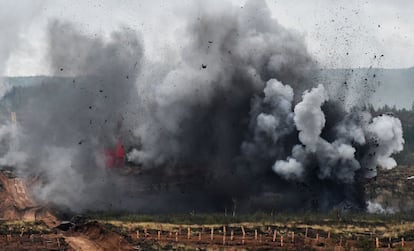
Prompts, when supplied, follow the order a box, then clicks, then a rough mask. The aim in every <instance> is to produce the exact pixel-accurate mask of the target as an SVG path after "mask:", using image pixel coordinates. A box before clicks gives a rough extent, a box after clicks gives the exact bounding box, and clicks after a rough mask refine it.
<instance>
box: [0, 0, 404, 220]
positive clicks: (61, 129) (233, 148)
mask: <svg viewBox="0 0 414 251" xmlns="http://www.w3.org/2000/svg"><path fill="white" fill-rule="evenodd" d="M198 8H199V9H197V11H195V13H199V16H198V17H197V18H194V17H191V16H190V17H188V21H187V23H186V25H185V27H186V28H185V29H186V34H187V35H188V39H187V41H186V43H185V46H183V48H182V49H178V48H176V49H177V50H178V52H179V53H177V54H178V55H179V58H177V59H175V60H169V59H168V58H166V60H165V61H163V62H158V61H152V60H151V59H150V58H148V57H146V56H145V55H144V51H145V50H144V46H143V43H142V41H141V35H140V34H139V33H137V32H135V31H133V30H131V29H129V28H122V29H121V30H119V31H117V32H114V33H112V34H111V36H110V38H109V39H105V38H103V37H99V36H95V37H90V36H88V35H85V34H82V33H81V32H80V31H79V30H77V29H76V27H75V26H74V25H72V24H69V23H64V22H60V21H53V22H51V23H50V25H49V51H48V57H49V59H50V65H51V68H52V69H53V72H54V75H55V76H56V77H54V78H44V79H43V80H42V83H40V84H38V85H35V86H29V87H14V88H10V89H9V90H7V91H6V92H5V94H4V97H3V98H2V103H3V104H6V105H3V106H4V107H6V108H5V109H6V110H7V109H8V111H11V110H12V111H13V112H16V114H17V116H18V118H19V119H18V120H17V121H18V122H17V124H13V123H10V122H7V121H8V120H6V119H3V121H2V126H1V127H0V139H1V142H2V145H5V146H7V150H6V151H3V152H2V153H1V158H0V163H1V164H3V165H10V166H14V167H15V168H16V169H17V170H18V171H19V172H20V173H22V174H23V175H26V176H39V177H42V182H41V183H39V184H38V185H37V186H36V189H35V193H34V194H35V195H36V196H37V198H38V199H39V200H41V201H44V202H46V203H51V204H55V205H58V206H61V207H66V208H69V209H70V210H73V211H85V210H102V209H115V210H131V211H132V210H135V211H136V210H142V211H150V212H158V211H166V212H171V211H186V212H187V211H191V210H196V211H217V210H222V209H223V208H230V207H232V206H233V207H235V204H237V207H238V209H239V210H240V211H254V210H259V209H260V210H262V209H280V210H292V209H295V210H309V209H312V210H331V209H333V208H343V207H352V208H354V209H357V210H358V209H359V210H365V209H366V207H367V204H366V203H367V202H366V200H365V198H364V195H363V192H361V189H362V184H363V183H364V182H365V181H366V179H369V178H372V177H375V176H376V172H377V168H380V167H381V168H386V169H390V168H393V167H395V166H396V162H395V160H394V159H393V158H392V155H393V154H395V153H398V152H399V151H401V150H402V149H403V144H404V139H403V132H402V127H401V122H400V121H399V119H397V118H395V117H393V116H392V115H381V116H377V117H373V116H372V115H371V114H370V113H369V112H368V111H367V110H366V109H365V106H364V105H365V103H363V102H361V103H360V102H356V103H354V104H352V105H349V104H348V103H345V102H344V101H341V100H340V99H336V98H335V97H337V96H338V95H339V94H338V92H341V93H340V94H341V95H344V96H347V95H354V96H356V98H355V100H361V99H358V97H359V96H361V97H366V96H367V95H368V94H367V93H369V90H366V92H364V91H362V92H360V93H355V92H351V91H349V90H346V89H338V88H332V86H333V85H334V83H324V82H323V80H322V79H321V78H319V77H318V74H319V66H318V65H317V63H315V61H314V60H313V58H312V56H311V55H309V53H308V52H307V49H306V46H305V43H304V41H303V37H302V36H301V35H299V34H297V33H295V32H294V31H291V30H288V29H286V28H284V27H282V26H280V25H279V24H278V22H277V21H276V20H275V19H273V18H272V17H271V14H270V11H269V10H268V9H267V6H266V4H265V3H264V1H248V3H247V4H246V5H245V6H244V8H243V9H239V8H236V7H233V6H228V8H223V9H226V10H225V11H224V10H221V11H216V10H215V11H208V10H206V9H205V8H203V6H198ZM0 65H1V64H0ZM16 97H18V99H19V101H16ZM20 118H21V119H20ZM12 126H14V127H15V128H14V129H12ZM119 142H122V144H123V145H122V146H120V145H119ZM115 146H116V148H117V149H121V147H122V156H123V151H124V149H125V151H126V155H127V158H128V161H129V162H130V163H134V166H133V167H131V168H135V169H139V170H142V172H143V174H142V175H129V176H128V175H124V174H121V173H119V172H114V171H112V170H108V169H107V168H105V165H106V164H105V163H106V162H107V161H106V160H105V158H106V154H105V149H108V148H111V147H115ZM120 151H121V150H119V152H120ZM148 186H150V187H155V186H165V187H167V188H163V189H161V188H160V189H151V191H150V192H145V193H139V192H137V191H140V190H142V189H144V190H145V188H147V187H148ZM148 202H151V203H148ZM172 202H174V203H172ZM149 204H150V205H149ZM298 208H299V209H298Z"/></svg>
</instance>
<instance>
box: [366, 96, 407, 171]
mask: <svg viewBox="0 0 414 251" xmlns="http://www.w3.org/2000/svg"><path fill="white" fill-rule="evenodd" d="M368 110H369V111H370V112H371V114H373V115H380V114H384V113H389V114H393V115H394V116H395V117H397V118H399V119H400V120H401V124H402V127H403V134H404V140H405V144H404V150H403V151H402V152H401V153H398V154H396V155H395V159H396V160H397V162H398V164H399V165H413V166H414V103H413V105H412V107H411V109H405V108H403V109H397V108H396V107H395V106H392V107H391V106H388V105H385V106H383V107H381V108H377V109H375V108H374V107H373V106H369V107H368Z"/></svg>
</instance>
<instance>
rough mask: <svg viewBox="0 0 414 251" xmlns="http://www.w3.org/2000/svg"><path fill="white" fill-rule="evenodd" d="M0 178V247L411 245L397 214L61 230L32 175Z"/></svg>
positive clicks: (413, 238)
mask: <svg viewBox="0 0 414 251" xmlns="http://www.w3.org/2000/svg"><path fill="white" fill-rule="evenodd" d="M404 175H405V176H406V174H404ZM0 182H1V183H0V184H1V186H0V218H1V221H0V250H30V251H32V250H81V251H92V250H118V251H124V250H338V251H339V250H414V222H410V221H398V220H394V221H390V222H388V221H381V220H378V221H368V220H367V221H360V220H359V221H351V222H346V221H340V220H338V221H336V222H333V221H332V220H331V221H326V222H325V221H319V222H317V223H312V224H309V222H299V221H295V220H289V221H284V222H277V221H272V222H263V221H262V222H253V223H252V222H245V223H235V224H224V225H220V224H204V225H197V224H191V225H186V224H168V223H160V222H137V221H110V220H104V219H100V220H99V219H98V221H90V222H87V223H85V224H77V225H73V227H71V229H69V230H67V231H63V230H59V229H57V228H55V226H57V225H58V224H59V223H60V222H59V220H58V219H57V218H56V217H55V216H54V214H53V212H52V211H51V210H49V209H47V208H45V207H42V206H41V205H39V204H37V203H36V202H35V201H34V200H32V199H31V196H30V194H29V192H28V191H30V186H31V184H32V182H35V181H27V180H23V179H21V178H18V177H13V176H12V175H10V174H7V173H4V172H0ZM404 182H405V180H404ZM390 186H391V185H390ZM211 229H213V234H212V233H211ZM243 231H244V232H245V235H243ZM376 247H377V248H376Z"/></svg>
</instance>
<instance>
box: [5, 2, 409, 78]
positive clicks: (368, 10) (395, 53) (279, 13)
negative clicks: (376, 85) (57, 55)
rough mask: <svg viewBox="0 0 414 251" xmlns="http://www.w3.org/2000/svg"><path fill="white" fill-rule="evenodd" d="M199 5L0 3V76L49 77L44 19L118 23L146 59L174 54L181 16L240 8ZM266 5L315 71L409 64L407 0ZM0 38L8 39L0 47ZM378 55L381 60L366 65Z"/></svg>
mask: <svg viewBox="0 0 414 251" xmlns="http://www.w3.org/2000/svg"><path fill="white" fill-rule="evenodd" d="M205 2H206V1H190V0H176V1H172V0H164V1H162V0H159V1H155V0H148V1H143V0H142V1H139V0H124V1H115V0H112V1H111V0H103V1H84V0H73V1H63V0H43V1H39V0H33V1H24V0H20V1H7V0H0V21H1V23H2V26H3V27H9V31H8V32H7V33H8V34H6V35H4V34H3V38H1V39H0V47H2V48H1V49H2V50H3V51H7V54H8V55H6V56H7V58H6V56H5V55H2V53H1V51H2V50H0V60H1V57H3V61H5V63H4V64H5V65H6V66H5V67H4V68H5V69H2V70H1V71H2V72H3V73H4V75H36V74H49V70H48V66H47V64H46V63H45V62H46V58H45V51H46V48H47V42H46V27H47V23H48V20H50V19H51V18H59V19H63V20H68V21H72V22H75V23H77V24H78V25H79V26H80V27H81V30H82V31H84V32H85V33H90V34H91V35H94V34H108V33H109V32H110V31H111V30H113V29H115V28H117V27H118V26H119V25H126V26H129V27H131V28H133V29H136V30H138V31H140V32H141V33H142V37H143V40H144V44H145V55H146V56H147V57H148V58H151V59H152V60H166V59H168V58H172V57H174V53H178V51H177V50H175V49H176V48H179V47H180V44H181V43H185V36H184V35H183V34H184V31H183V30H184V28H183V24H184V23H185V20H186V18H193V17H195V16H196V14H197V13H194V12H196V10H197V8H194V5H198V4H201V5H202V7H203V8H211V9H214V8H228V7H227V6H228V4H230V3H228V2H231V4H234V5H236V6H240V7H242V6H243V4H244V2H245V1H236V0H231V1H230V0H228V1H219V0H215V1H208V4H206V3H205ZM224 2H227V3H224ZM267 3H268V5H269V7H270V9H271V12H272V15H273V17H274V18H276V19H277V20H278V21H279V23H281V24H282V25H283V26H286V27H289V28H292V29H295V30H296V31H298V32H299V33H300V34H302V35H303V36H304V37H305V41H306V44H307V46H308V48H309V51H310V52H311V54H312V55H313V56H314V57H315V60H317V61H318V62H319V63H321V65H323V66H326V67H336V68H338V67H339V68H343V67H368V66H374V67H385V68H404V67H411V66H414V32H413V31H414V29H413V27H414V15H413V14H412V10H413V9H414V1H409V0H400V1H386V0H375V1H374V0H369V1H355V0H348V1H329V0H314V1H300V0H289V1H281V0H268V1H267ZM10 27H11V28H10ZM3 29H4V28H3ZM10 30H12V31H13V30H15V32H16V33H15V34H12V31H10ZM7 38H10V39H12V40H13V41H12V42H10V41H8V42H4V41H3V40H4V39H7ZM2 41H3V42H2ZM6 45H7V46H6ZM11 45H13V46H11ZM6 48H8V49H7V50H6ZM3 54H6V53H5V52H3ZM382 54H383V55H384V57H381V58H380V59H379V58H376V59H374V56H375V55H377V56H378V57H379V55H382ZM4 58H6V59H4ZM0 63H1V61H0ZM0 66H1V64H0Z"/></svg>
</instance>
